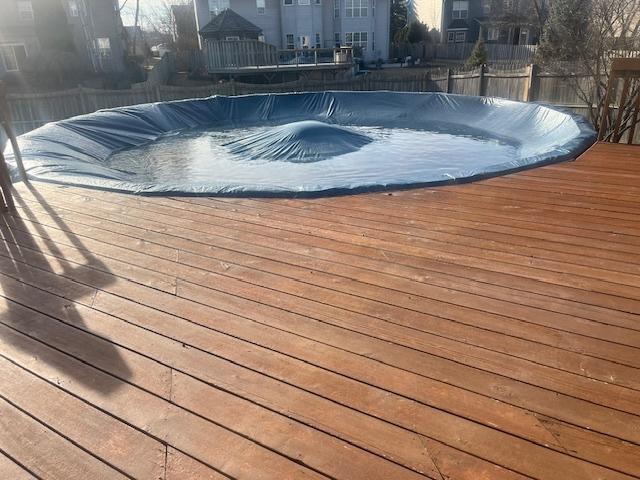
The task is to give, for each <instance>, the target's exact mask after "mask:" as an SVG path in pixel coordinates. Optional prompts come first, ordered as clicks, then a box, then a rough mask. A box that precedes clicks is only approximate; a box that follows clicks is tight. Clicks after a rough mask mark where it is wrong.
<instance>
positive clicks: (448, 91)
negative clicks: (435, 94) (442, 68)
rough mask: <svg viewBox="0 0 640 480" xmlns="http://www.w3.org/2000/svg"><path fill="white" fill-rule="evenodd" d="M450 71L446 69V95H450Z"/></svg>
mask: <svg viewBox="0 0 640 480" xmlns="http://www.w3.org/2000/svg"><path fill="white" fill-rule="evenodd" d="M451 87H452V85H451V69H450V68H447V93H451V90H452V88H451Z"/></svg>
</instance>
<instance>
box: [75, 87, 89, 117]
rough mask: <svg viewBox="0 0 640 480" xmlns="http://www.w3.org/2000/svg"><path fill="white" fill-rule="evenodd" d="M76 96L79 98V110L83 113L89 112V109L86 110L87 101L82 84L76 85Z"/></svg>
mask: <svg viewBox="0 0 640 480" xmlns="http://www.w3.org/2000/svg"><path fill="white" fill-rule="evenodd" d="M78 98H79V99H80V111H81V112H82V113H83V114H85V113H89V110H87V101H86V99H85V96H84V89H83V88H82V85H78Z"/></svg>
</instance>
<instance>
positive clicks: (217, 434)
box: [0, 144, 640, 480]
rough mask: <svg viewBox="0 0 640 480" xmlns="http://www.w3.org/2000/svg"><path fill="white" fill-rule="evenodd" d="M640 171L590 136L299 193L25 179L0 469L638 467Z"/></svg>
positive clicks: (2, 228)
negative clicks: (576, 154)
mask: <svg viewBox="0 0 640 480" xmlns="http://www.w3.org/2000/svg"><path fill="white" fill-rule="evenodd" d="M639 179H640V149H638V148H637V147H628V146H622V145H606V144H599V145H597V146H595V147H594V148H592V149H591V150H590V151H589V152H587V153H586V154H585V155H584V156H583V157H581V158H580V159H578V160H577V161H576V162H572V163H566V164H561V165H555V166H550V167H545V168H541V169H536V170H530V171H525V172H521V173H518V174H515V175H510V176H506V177H500V178H495V179H490V180H486V181H483V182H479V183H475V184H470V185H460V186H450V187H442V188H435V189H420V190H408V191H402V192H394V193H392V194H389V193H379V194H368V195H359V196H351V197H337V198H326V199H317V200H302V199H290V200H280V199H277V200H276V199H229V198H224V199H223V198H218V199H214V198H211V199H207V198H154V197H153V198H152V197H148V198H145V197H132V196H126V195H120V194H114V193H108V192H100V191H92V190H83V189H76V188H63V187H57V186H53V185H44V184H34V186H33V188H32V189H27V188H25V187H24V186H22V185H20V186H18V189H17V190H18V195H17V204H18V207H19V208H18V211H17V212H15V213H14V214H12V215H6V214H5V215H4V216H3V217H2V222H1V224H0V235H1V237H2V242H3V247H2V248H1V249H0V295H1V296H2V299H1V300H0V366H2V367H3V372H5V375H4V377H3V378H2V379H1V380H0V397H1V398H0V401H1V402H3V404H2V406H1V407H2V414H0V415H1V418H2V421H3V422H4V423H6V426H7V428H6V429H5V432H4V434H3V436H2V437H0V440H2V443H1V444H0V454H2V455H0V472H1V471H4V470H6V471H8V472H16V473H15V474H16V475H23V476H25V478H29V475H30V474H29V472H32V473H34V474H36V475H38V476H41V477H44V478H73V477H74V476H75V477H78V478H80V477H81V476H82V475H83V474H85V475H94V476H96V475H97V476H100V478H119V477H121V476H125V477H130V478H166V479H182V478H213V479H221V478H227V477H228V478H252V479H253V478H278V479H279V478H333V479H356V478H363V479H373V478H385V479H388V478H420V477H422V478H432V479H435V480H444V479H479V478H487V479H488V478H491V479H502V478H504V479H519V478H526V477H531V478H549V479H555V478H563V479H564V478H567V479H568V478H576V479H584V478H603V479H604V478H607V479H617V478H621V479H622V478H638V477H640V320H639V318H640V317H639V316H638V315H639V314H640V280H639V279H640V275H638V274H639V273H640V183H639V182H638V180H639ZM34 393H36V396H34ZM75 416H80V417H82V418H83V419H84V422H83V423H81V424H79V423H77V422H74V421H73V420H74V418H75ZM20 429H25V431H26V435H25V436H24V438H23V439H21V440H20V441H21V442H22V443H21V444H16V442H15V440H14V439H13V437H12V435H14V434H15V432H17V431H18V430H20ZM12 432H13V433H12ZM20 445H23V446H26V445H36V446H37V448H36V447H34V448H30V449H28V450H29V451H28V453H27V451H26V450H25V449H23V448H21V447H20ZM58 446H59V448H58V450H56V447H58ZM51 450H52V451H51ZM40 457H42V458H40ZM132 459H134V460H132ZM68 462H72V463H73V464H69V465H67V463H68ZM65 469H68V475H66V474H65ZM96 478H97V477H96Z"/></svg>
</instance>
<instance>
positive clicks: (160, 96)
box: [155, 85, 162, 102]
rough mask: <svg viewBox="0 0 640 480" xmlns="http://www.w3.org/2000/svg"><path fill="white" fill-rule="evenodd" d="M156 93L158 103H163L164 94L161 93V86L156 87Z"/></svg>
mask: <svg viewBox="0 0 640 480" xmlns="http://www.w3.org/2000/svg"><path fill="white" fill-rule="evenodd" d="M155 93H156V102H161V101H162V94H161V93H160V85H156V86H155Z"/></svg>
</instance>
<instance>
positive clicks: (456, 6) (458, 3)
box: [453, 0, 469, 19]
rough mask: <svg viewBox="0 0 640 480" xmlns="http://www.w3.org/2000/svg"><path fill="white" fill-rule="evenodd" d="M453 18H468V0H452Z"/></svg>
mask: <svg viewBox="0 0 640 480" xmlns="http://www.w3.org/2000/svg"><path fill="white" fill-rule="evenodd" d="M453 18H454V19H460V18H469V1H468V0H453Z"/></svg>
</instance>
